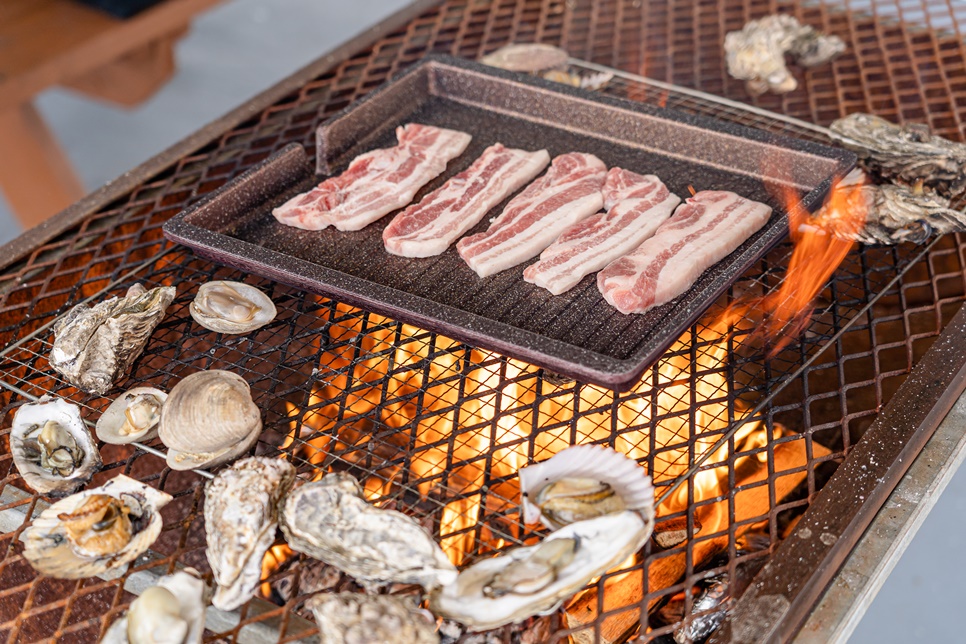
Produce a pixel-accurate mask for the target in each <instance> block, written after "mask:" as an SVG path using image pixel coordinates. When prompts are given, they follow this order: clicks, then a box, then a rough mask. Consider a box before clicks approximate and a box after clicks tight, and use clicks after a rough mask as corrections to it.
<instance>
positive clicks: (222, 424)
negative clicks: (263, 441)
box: [158, 369, 262, 470]
mask: <svg viewBox="0 0 966 644" xmlns="http://www.w3.org/2000/svg"><path fill="white" fill-rule="evenodd" d="M261 431H262V416H261V412H260V411H259V409H258V407H257V406H256V405H255V403H254V402H253V401H252V396H251V389H250V388H249V387H248V383H247V382H245V381H244V380H243V379H242V378H241V376H238V375H236V374H233V373H231V372H230V371H221V370H219V369H211V370H209V371H199V372H198V373H193V374H191V375H190V376H188V377H186V378H185V379H184V380H182V381H181V382H179V383H178V384H177V385H175V386H174V388H173V389H172V390H171V393H170V394H168V399H167V400H166V401H165V403H164V406H163V407H162V408H161V423H160V425H159V426H158V435H159V436H160V437H161V442H162V443H164V444H165V446H166V447H167V448H168V456H167V459H166V460H167V463H168V467H170V468H171V469H173V470H190V469H195V468H198V469H203V468H208V467H214V466H216V465H221V464H222V463H227V462H228V461H230V460H232V459H234V458H235V457H237V456H238V455H239V454H242V453H243V452H246V451H247V450H248V449H249V448H250V447H251V446H252V445H254V444H255V441H256V440H258V435H259V433H261Z"/></svg>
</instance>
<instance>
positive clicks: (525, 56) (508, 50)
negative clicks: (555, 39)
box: [480, 43, 570, 73]
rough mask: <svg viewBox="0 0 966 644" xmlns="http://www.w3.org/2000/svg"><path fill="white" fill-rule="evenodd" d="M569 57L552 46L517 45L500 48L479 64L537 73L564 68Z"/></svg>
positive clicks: (561, 50)
mask: <svg viewBox="0 0 966 644" xmlns="http://www.w3.org/2000/svg"><path fill="white" fill-rule="evenodd" d="M569 57H570V54H568V53H567V52H566V51H564V50H563V49H561V48H560V47H554V46H553V45H544V44H541V43H517V44H513V45H506V46H504V47H500V48H499V49H497V50H496V51H494V52H493V53H491V54H487V55H486V56H483V58H480V62H481V63H483V64H484V65H489V66H490V67H499V68H500V69H506V70H509V71H511V72H531V73H537V72H542V71H546V70H548V69H555V68H560V67H565V66H566V65H567V59H568V58H569Z"/></svg>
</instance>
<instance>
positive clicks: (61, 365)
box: [48, 284, 175, 396]
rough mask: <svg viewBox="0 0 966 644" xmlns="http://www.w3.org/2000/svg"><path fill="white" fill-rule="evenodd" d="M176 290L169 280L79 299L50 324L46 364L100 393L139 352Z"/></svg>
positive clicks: (75, 384)
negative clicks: (92, 300)
mask: <svg viewBox="0 0 966 644" xmlns="http://www.w3.org/2000/svg"><path fill="white" fill-rule="evenodd" d="M174 296H175V288H174V287H173V286H159V287H157V288H153V289H151V290H150V291H147V290H145V289H144V287H143V286H141V285H140V284H135V285H133V286H132V287H131V288H129V289H128V291H127V294H126V295H125V296H124V297H121V298H119V297H112V298H110V299H109V300H105V301H103V302H101V303H99V304H96V305H94V307H93V308H88V307H87V305H86V304H83V303H82V304H78V305H77V306H75V307H74V308H72V309H71V310H70V311H68V312H67V314H66V315H65V316H64V317H63V318H61V319H60V320H59V321H58V322H57V323H56V324H55V325H54V336H55V337H54V345H53V348H52V349H51V350H50V356H49V358H48V359H49V362H50V366H51V367H53V368H54V370H55V371H56V372H57V373H59V374H61V375H62V376H64V378H66V379H67V381H68V382H69V383H71V384H72V385H74V386H75V387H77V388H79V389H82V390H84V391H86V392H89V393H92V394H98V395H101V396H103V395H104V394H105V393H107V392H108V391H109V390H110V389H111V387H113V386H114V383H115V382H117V381H118V380H120V379H121V378H122V377H124V375H126V374H127V371H128V369H130V367H131V363H133V362H134V360H135V359H136V358H137V357H138V356H139V355H141V352H142V351H143V350H144V346H145V345H146V344H147V343H148V339H150V337H151V333H153V332H154V328H155V327H156V326H157V325H158V323H159V322H160V321H161V318H162V317H164V311H165V309H167V308H168V305H169V304H171V301H172V300H174Z"/></svg>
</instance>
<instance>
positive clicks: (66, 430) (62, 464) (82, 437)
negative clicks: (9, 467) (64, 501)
mask: <svg viewBox="0 0 966 644" xmlns="http://www.w3.org/2000/svg"><path fill="white" fill-rule="evenodd" d="M10 451H11V453H12V456H13V462H14V465H16V466H17V471H19V472H20V475H21V476H23V480H24V481H25V482H26V483H27V485H29V486H30V487H32V488H33V489H34V490H36V491H37V492H39V493H40V494H49V495H51V496H65V495H67V494H70V493H71V492H74V491H75V490H77V489H78V488H80V487H81V486H83V485H84V484H85V483H87V482H88V481H89V480H91V477H92V476H94V472H96V471H97V470H98V469H99V468H100V466H101V455H100V454H99V453H98V451H97V446H96V445H95V444H94V439H93V437H92V436H91V433H90V431H88V429H87V426H86V425H85V424H84V420H83V419H82V418H81V411H80V407H78V406H77V405H75V404H73V403H69V402H67V401H66V400H64V399H63V398H51V397H50V396H44V397H43V398H41V399H40V400H39V401H38V402H35V403H27V404H26V405H23V406H22V407H20V408H19V409H17V412H16V413H15V414H14V416H13V427H11V429H10Z"/></svg>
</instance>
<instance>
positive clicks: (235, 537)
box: [205, 456, 295, 610]
mask: <svg viewBox="0 0 966 644" xmlns="http://www.w3.org/2000/svg"><path fill="white" fill-rule="evenodd" d="M294 481H295V468H294V467H292V465H291V464H290V463H288V462H286V461H283V460H280V459H277V458H265V457H260V456H256V457H252V458H245V459H242V460H240V461H238V462H237V463H235V464H234V465H232V466H231V467H229V468H226V469H224V470H222V471H221V472H219V473H218V475H217V476H216V477H215V478H214V479H212V480H211V481H209V482H208V484H207V485H206V486H205V531H206V536H207V540H208V551H207V554H208V563H209V564H211V570H212V572H213V573H214V577H215V583H216V584H217V585H218V587H217V589H216V591H215V595H214V597H212V599H211V603H212V604H213V605H215V606H217V607H218V608H220V609H222V610H232V609H235V608H238V607H239V606H241V605H242V604H244V603H245V602H246V601H248V599H249V598H250V597H251V596H252V593H253V592H254V591H255V589H256V588H258V583H259V581H260V579H261V574H262V558H263V557H264V556H265V552H266V551H267V550H268V549H269V547H270V546H271V545H272V542H273V541H275V529H276V528H277V527H278V504H279V502H280V500H281V499H282V497H283V496H284V495H285V493H286V492H288V490H289V488H291V487H292V483H293V482H294Z"/></svg>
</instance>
